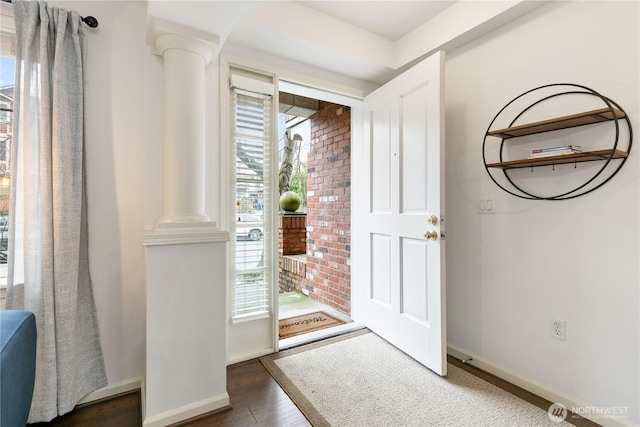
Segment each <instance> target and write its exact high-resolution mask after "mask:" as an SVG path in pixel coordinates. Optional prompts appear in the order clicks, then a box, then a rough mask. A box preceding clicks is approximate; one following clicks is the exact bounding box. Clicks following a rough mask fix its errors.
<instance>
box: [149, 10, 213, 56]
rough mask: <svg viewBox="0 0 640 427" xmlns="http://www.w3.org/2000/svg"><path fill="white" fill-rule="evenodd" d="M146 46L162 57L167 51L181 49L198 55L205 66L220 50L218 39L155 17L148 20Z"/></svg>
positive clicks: (209, 34)
mask: <svg viewBox="0 0 640 427" xmlns="http://www.w3.org/2000/svg"><path fill="white" fill-rule="evenodd" d="M147 44H149V45H150V46H151V51H152V53H153V54H155V55H159V56H163V55H164V53H165V52H166V51H167V50H169V49H181V50H185V51H188V52H193V53H195V54H197V55H200V56H201V57H202V58H203V59H204V63H205V65H206V64H207V63H209V62H210V61H211V60H212V59H213V58H214V57H215V56H216V55H217V54H218V52H219V50H220V37H218V36H216V35H215V34H211V33H207V32H204V31H200V30H197V29H195V28H191V27H187V26H184V25H181V24H177V23H175V22H170V21H165V20H164V19H161V18H157V17H154V16H152V17H150V18H149V26H148V27H147Z"/></svg>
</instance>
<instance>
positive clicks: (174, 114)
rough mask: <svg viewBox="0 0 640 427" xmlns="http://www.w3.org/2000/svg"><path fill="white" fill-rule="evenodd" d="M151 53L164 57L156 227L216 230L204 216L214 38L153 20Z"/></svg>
mask: <svg viewBox="0 0 640 427" xmlns="http://www.w3.org/2000/svg"><path fill="white" fill-rule="evenodd" d="M152 32H153V34H151V37H152V39H153V40H151V44H152V50H153V53H154V54H156V55H159V56H162V57H163V63H164V65H163V67H164V77H163V94H164V100H163V104H164V105H163V131H164V139H163V145H164V191H163V197H164V211H163V215H162V216H161V217H160V219H159V220H158V229H162V228H167V226H168V225H169V228H175V227H174V226H182V227H184V226H188V227H211V226H213V227H215V224H214V223H211V220H210V219H209V217H208V216H207V215H206V214H205V207H204V196H205V193H204V192H205V188H204V183H205V176H204V166H205V165H204V158H205V157H204V154H205V153H204V144H205V90H204V89H205V66H206V65H207V64H208V63H209V62H210V61H211V60H212V59H213V57H214V55H215V54H216V53H217V50H218V47H219V45H218V38H217V37H216V36H213V35H210V34H203V33H201V32H198V31H197V30H193V29H189V28H185V27H183V26H180V25H177V24H173V23H170V22H166V21H162V20H159V19H154V20H153V21H152Z"/></svg>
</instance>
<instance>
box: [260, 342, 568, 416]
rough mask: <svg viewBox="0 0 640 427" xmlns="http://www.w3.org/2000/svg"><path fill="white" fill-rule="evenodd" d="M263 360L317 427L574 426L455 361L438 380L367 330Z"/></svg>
mask: <svg viewBox="0 0 640 427" xmlns="http://www.w3.org/2000/svg"><path fill="white" fill-rule="evenodd" d="M260 360H261V362H262V364H263V365H264V366H265V368H266V369H267V370H268V371H269V372H270V373H271V375H272V376H273V377H274V378H275V379H276V381H277V382H278V383H279V384H280V386H281V387H282V388H283V389H284V391H285V392H286V393H287V394H288V395H289V396H290V397H291V399H292V400H293V401H294V402H295V404H296V405H297V406H298V407H299V408H300V410H301V411H302V412H303V413H304V415H305V416H306V417H307V419H309V421H310V422H311V423H312V424H313V425H314V426H316V427H322V426H335V427H374V426H384V427H390V426H393V427H423V426H490V427H497V426H536V427H537V426H558V425H565V426H566V425H568V424H567V423H557V422H553V421H551V419H550V418H549V416H548V414H547V411H545V410H543V409H540V408H538V407H536V406H534V405H532V404H530V403H528V402H526V401H524V400H522V399H520V398H518V397H516V396H514V395H512V394H511V393H508V392H507V391H504V390H502V389H501V388H499V387H496V386H494V385H492V384H490V383H488V382H486V381H484V380H482V379H480V378H478V377H476V376H475V375H472V374H470V373H468V372H466V371H464V370H462V369H460V368H457V367H455V366H453V365H451V364H449V365H448V376H447V377H446V378H443V377H440V376H438V375H437V374H435V373H433V372H432V371H430V370H429V369H427V368H425V367H424V366H422V365H420V364H419V363H418V362H416V361H415V360H414V359H412V358H410V357H409V356H407V355H406V354H404V353H402V352H401V351H399V350H397V349H396V348H395V347H393V346H392V345H390V344H388V343H387V342H386V341H384V340H383V339H381V338H380V337H378V336H377V335H375V334H374V333H370V332H369V331H367V330H364V331H360V332H356V333H353V334H349V335H348V336H346V337H345V336H343V337H337V338H334V339H331V340H326V341H323V342H320V343H316V344H311V345H308V346H304V347H299V348H295V349H292V350H287V351H284V352H281V353H276V354H273V355H270V356H266V357H263V358H261V359H260Z"/></svg>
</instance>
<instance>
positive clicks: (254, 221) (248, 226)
mask: <svg viewBox="0 0 640 427" xmlns="http://www.w3.org/2000/svg"><path fill="white" fill-rule="evenodd" d="M237 218H238V220H237V221H236V238H238V237H243V238H249V239H251V240H260V239H261V238H262V235H263V230H264V228H263V226H264V224H263V221H262V218H260V217H259V216H257V215H250V214H238V215H237Z"/></svg>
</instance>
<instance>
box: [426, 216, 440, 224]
mask: <svg viewBox="0 0 640 427" xmlns="http://www.w3.org/2000/svg"><path fill="white" fill-rule="evenodd" d="M427 222H428V223H429V224H431V225H436V224H437V223H438V217H437V216H435V215H429V217H428V218H427Z"/></svg>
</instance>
